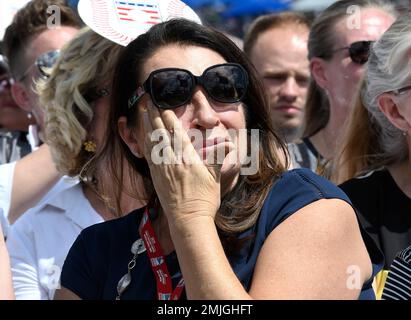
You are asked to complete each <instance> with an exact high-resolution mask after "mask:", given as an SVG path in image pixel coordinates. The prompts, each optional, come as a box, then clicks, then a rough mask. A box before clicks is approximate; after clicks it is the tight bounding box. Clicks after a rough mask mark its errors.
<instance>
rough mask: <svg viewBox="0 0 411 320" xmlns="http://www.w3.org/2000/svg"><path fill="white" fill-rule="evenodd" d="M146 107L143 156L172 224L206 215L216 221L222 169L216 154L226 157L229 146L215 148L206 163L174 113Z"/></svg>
mask: <svg viewBox="0 0 411 320" xmlns="http://www.w3.org/2000/svg"><path fill="white" fill-rule="evenodd" d="M147 107H148V109H147V111H146V112H144V114H143V117H144V130H145V137H146V138H145V150H144V153H145V157H146V159H147V162H148V164H149V167H150V173H151V177H152V180H153V184H154V187H155V189H156V192H157V195H158V197H159V200H160V203H161V206H162V208H163V210H164V211H165V213H166V215H167V217H168V218H169V219H168V220H169V223H170V222H173V223H187V222H189V220H191V219H193V218H196V217H204V216H207V217H212V218H213V219H214V217H215V214H216V213H217V210H218V208H219V207H220V175H221V174H220V173H221V166H222V161H221V159H220V161H217V160H219V159H217V155H220V156H221V155H222V154H223V155H224V157H225V156H226V155H227V154H228V152H229V151H230V146H229V145H228V144H226V143H219V144H216V145H214V146H213V148H214V150H213V151H215V152H212V153H211V157H212V159H211V161H210V160H209V161H206V162H205V163H204V162H203V161H202V160H201V158H200V156H199V155H198V153H197V152H196V150H195V149H194V147H193V145H192V143H191V140H190V138H189V136H188V134H187V132H186V131H185V130H184V128H183V127H182V124H181V122H180V120H179V119H178V118H177V116H176V115H175V113H174V111H172V110H159V109H158V108H156V107H155V106H154V105H153V104H152V102H151V101H149V102H148V105H147ZM160 136H161V138H159V137H160ZM159 140H160V141H159ZM207 159H210V155H208V156H207ZM209 163H212V165H211V164H209Z"/></svg>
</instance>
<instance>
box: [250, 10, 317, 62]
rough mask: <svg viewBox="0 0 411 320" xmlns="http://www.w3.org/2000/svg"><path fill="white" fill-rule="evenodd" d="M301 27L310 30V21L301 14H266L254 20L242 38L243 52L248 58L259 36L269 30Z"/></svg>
mask: <svg viewBox="0 0 411 320" xmlns="http://www.w3.org/2000/svg"><path fill="white" fill-rule="evenodd" d="M290 25H291V26H301V27H303V28H306V29H307V31H309V30H310V21H309V20H308V19H307V18H306V17H305V16H304V15H302V14H299V13H295V12H282V13H279V14H267V15H263V16H260V17H258V18H257V19H255V20H254V21H253V22H252V23H251V25H250V27H249V28H248V31H247V33H246V35H245V37H244V52H245V53H246V54H247V55H248V56H250V54H251V50H252V49H253V47H254V45H255V43H256V41H257V39H258V37H259V36H260V34H262V33H264V32H266V31H267V30H270V29H275V28H279V27H284V26H290Z"/></svg>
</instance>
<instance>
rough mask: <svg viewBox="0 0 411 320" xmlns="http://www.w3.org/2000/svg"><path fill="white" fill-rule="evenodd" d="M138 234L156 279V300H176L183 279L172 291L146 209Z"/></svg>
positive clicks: (182, 285) (161, 251)
mask: <svg viewBox="0 0 411 320" xmlns="http://www.w3.org/2000/svg"><path fill="white" fill-rule="evenodd" d="M139 232H140V237H141V239H143V241H144V245H145V247H146V250H147V254H148V257H149V258H150V264H151V269H152V270H153V272H154V275H155V277H156V281H157V298H158V300H178V299H179V298H180V296H181V293H182V292H183V289H184V279H183V278H181V279H180V281H179V282H178V284H177V287H176V288H175V289H174V291H173V284H172V282H171V276H170V273H169V272H168V268H167V265H166V262H165V257H164V253H163V249H162V248H161V246H160V243H159V242H158V240H157V237H156V235H155V233H154V229H153V226H152V225H151V221H150V219H149V218H148V208H147V207H146V210H145V211H144V215H143V219H142V220H141V224H140V228H139Z"/></svg>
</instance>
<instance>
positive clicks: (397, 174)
mask: <svg viewBox="0 0 411 320" xmlns="http://www.w3.org/2000/svg"><path fill="white" fill-rule="evenodd" d="M388 171H389V172H390V174H391V176H392V178H393V179H394V181H395V183H396V184H397V186H398V187H399V188H400V189H401V191H402V192H404V194H405V195H406V196H407V197H408V198H411V161H410V160H409V159H407V160H405V161H403V162H402V163H400V164H395V165H391V166H388Z"/></svg>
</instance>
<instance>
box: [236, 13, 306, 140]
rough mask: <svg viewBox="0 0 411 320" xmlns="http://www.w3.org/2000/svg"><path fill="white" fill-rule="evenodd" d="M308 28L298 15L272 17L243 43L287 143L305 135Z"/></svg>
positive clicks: (253, 26)
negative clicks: (261, 80)
mask: <svg viewBox="0 0 411 320" xmlns="http://www.w3.org/2000/svg"><path fill="white" fill-rule="evenodd" d="M309 29H310V25H309V22H308V20H306V19H305V18H304V17H303V16H301V15H299V14H297V13H293V12H286V13H281V14H270V15H265V16H261V17H259V18H257V19H256V20H255V21H254V22H253V23H252V24H251V26H250V28H249V30H248V32H247V34H246V36H245V41H244V51H245V53H246V54H247V55H248V56H249V57H250V59H251V61H252V62H253V64H254V66H255V67H256V69H257V71H258V73H259V74H260V75H261V77H262V79H263V83H264V88H265V89H266V92H267V95H268V98H269V101H270V109H271V110H270V113H271V119H272V122H273V124H274V126H275V127H276V128H278V129H279V130H280V131H281V133H282V134H283V136H284V138H285V139H286V140H287V142H292V141H294V140H296V139H297V138H299V136H300V135H301V133H302V132H301V129H302V123H303V118H304V104H305V99H306V94H307V88H308V83H309V77H310V72H309V68H308V59H307V55H308V52H307V41H308V32H309Z"/></svg>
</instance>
